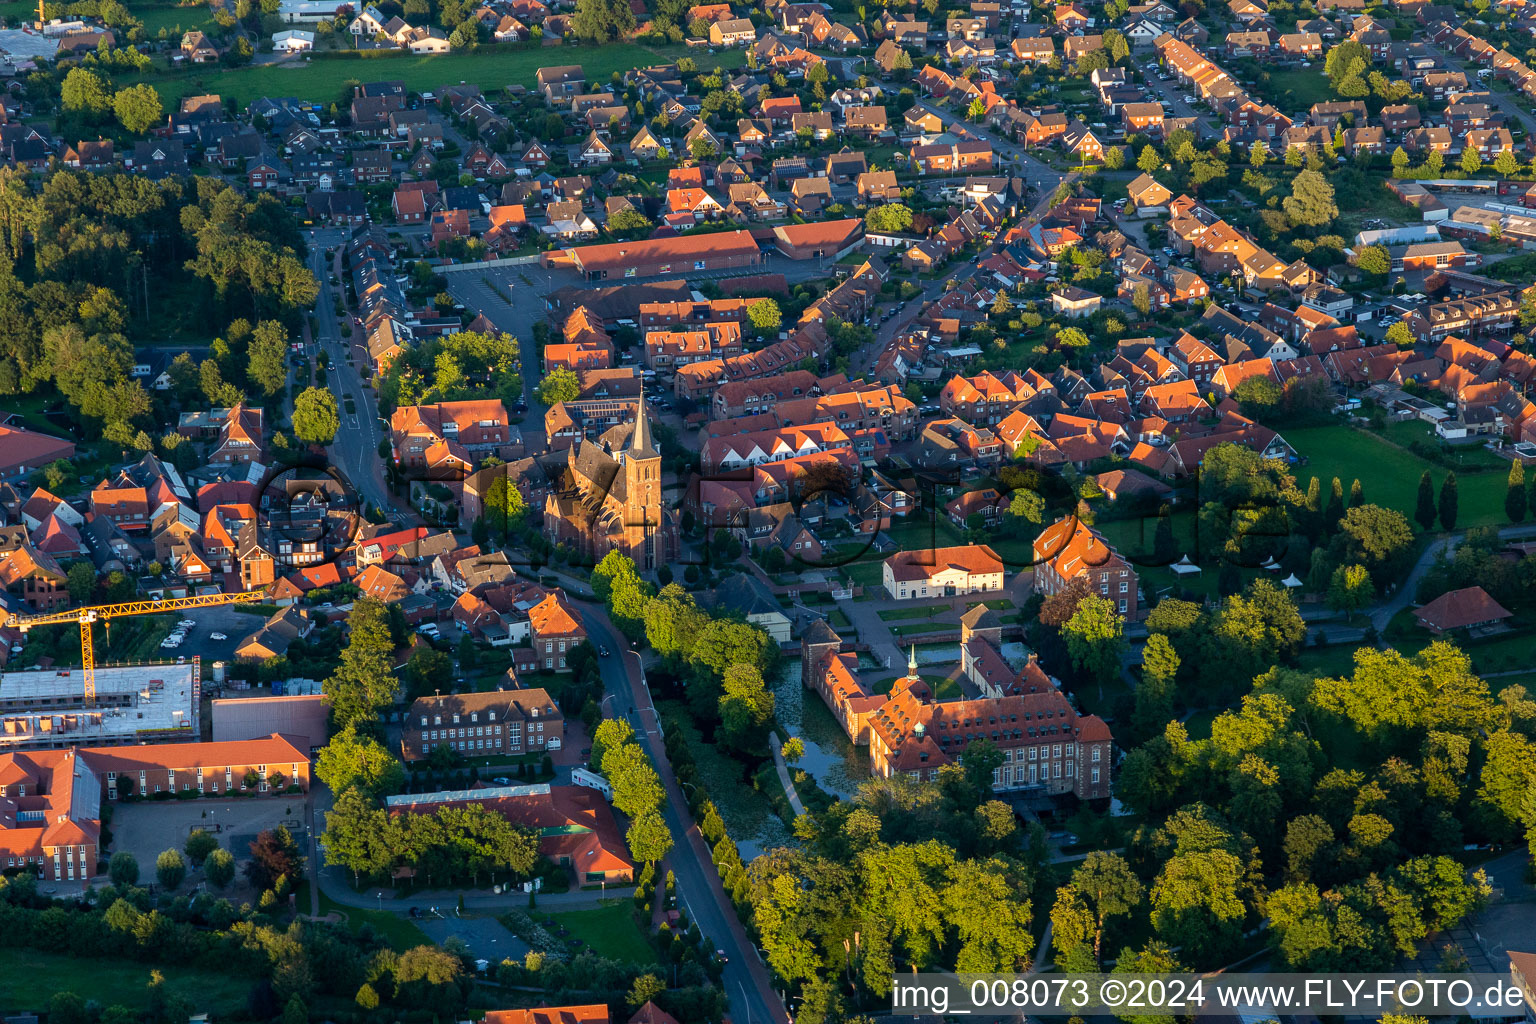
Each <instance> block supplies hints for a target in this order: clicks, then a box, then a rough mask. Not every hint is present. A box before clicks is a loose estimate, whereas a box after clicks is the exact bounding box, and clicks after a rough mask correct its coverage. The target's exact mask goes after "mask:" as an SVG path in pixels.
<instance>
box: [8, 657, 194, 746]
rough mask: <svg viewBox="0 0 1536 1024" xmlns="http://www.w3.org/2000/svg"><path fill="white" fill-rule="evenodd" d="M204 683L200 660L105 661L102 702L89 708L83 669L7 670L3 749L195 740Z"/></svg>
mask: <svg viewBox="0 0 1536 1024" xmlns="http://www.w3.org/2000/svg"><path fill="white" fill-rule="evenodd" d="M200 685H201V678H200V673H199V670H198V662H197V660H196V659H194V660H192V661H189V662H187V663H186V664H181V665H124V666H117V667H98V668H97V669H96V702H95V705H94V706H92V707H87V706H86V703H85V676H84V673H83V672H82V671H81V670H80V669H78V668H66V669H34V670H31V671H25V672H6V673H5V674H4V675H3V676H0V751H5V750H40V749H49V748H59V747H71V746H77V745H81V744H90V745H92V746H98V747H99V746H112V745H115V744H122V743H155V742H166V741H170V740H186V739H188V738H195V737H196V736H197V735H198V731H197V728H198V705H199V697H200V693H199V689H200Z"/></svg>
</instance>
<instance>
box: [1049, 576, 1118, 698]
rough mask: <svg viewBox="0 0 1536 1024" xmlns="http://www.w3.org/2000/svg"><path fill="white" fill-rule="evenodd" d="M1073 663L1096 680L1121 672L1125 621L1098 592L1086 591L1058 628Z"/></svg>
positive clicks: (1113, 606)
mask: <svg viewBox="0 0 1536 1024" xmlns="http://www.w3.org/2000/svg"><path fill="white" fill-rule="evenodd" d="M1061 634H1062V637H1063V638H1064V639H1065V640H1066V642H1067V652H1068V654H1070V655H1071V658H1072V666H1073V667H1074V668H1075V669H1076V670H1077V671H1078V672H1079V673H1081V674H1083V675H1084V676H1086V677H1088V678H1090V679H1093V680H1095V681H1097V682H1099V683H1104V682H1108V681H1110V680H1113V679H1114V678H1115V677H1116V676H1118V675H1119V674H1120V656H1121V654H1122V653H1123V652H1124V650H1125V620H1124V619H1122V618H1121V617H1120V614H1119V613H1118V612H1117V611H1115V605H1114V602H1113V601H1111V600H1109V599H1108V598H1105V597H1100V596H1099V595H1098V594H1089V595H1088V596H1087V597H1085V598H1083V600H1081V601H1079V602H1078V605H1077V610H1076V611H1074V612H1073V613H1072V617H1071V618H1070V619H1068V620H1067V621H1066V622H1065V623H1064V624H1063V625H1062V627H1061Z"/></svg>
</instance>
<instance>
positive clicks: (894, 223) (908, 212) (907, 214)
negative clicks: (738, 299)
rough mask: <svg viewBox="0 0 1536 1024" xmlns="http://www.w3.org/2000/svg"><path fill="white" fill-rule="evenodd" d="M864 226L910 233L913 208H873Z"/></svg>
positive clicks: (902, 205)
mask: <svg viewBox="0 0 1536 1024" xmlns="http://www.w3.org/2000/svg"><path fill="white" fill-rule="evenodd" d="M864 226H865V227H866V228H868V229H869V230H871V231H877V232H880V233H882V234H896V233H899V232H902V231H909V230H911V228H912V208H911V207H910V206H907V205H906V204H905V203H885V204H884V205H882V206H874V207H871V208H870V210H869V212H868V213H866V214H865V215H864ZM754 326H755V325H754Z"/></svg>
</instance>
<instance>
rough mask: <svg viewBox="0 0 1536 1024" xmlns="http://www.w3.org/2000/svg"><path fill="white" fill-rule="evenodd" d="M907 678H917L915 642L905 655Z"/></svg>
mask: <svg viewBox="0 0 1536 1024" xmlns="http://www.w3.org/2000/svg"><path fill="white" fill-rule="evenodd" d="M907 678H908V679H916V678H917V644H913V645H912V647H911V653H910V654H908V655H907Z"/></svg>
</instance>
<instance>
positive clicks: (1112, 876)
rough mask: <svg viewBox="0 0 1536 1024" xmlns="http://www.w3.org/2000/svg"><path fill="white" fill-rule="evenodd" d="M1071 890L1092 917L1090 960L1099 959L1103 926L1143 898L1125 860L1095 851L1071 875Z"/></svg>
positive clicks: (1143, 892)
mask: <svg viewBox="0 0 1536 1024" xmlns="http://www.w3.org/2000/svg"><path fill="white" fill-rule="evenodd" d="M1069 885H1070V887H1071V888H1072V889H1073V890H1075V891H1076V892H1077V894H1078V896H1079V897H1080V898H1081V899H1082V901H1083V903H1084V904H1085V905H1086V906H1087V908H1088V910H1089V912H1090V913H1091V914H1092V915H1093V922H1094V925H1093V956H1094V959H1095V960H1097V959H1099V957H1100V955H1101V953H1100V948H1101V946H1102V944H1103V939H1104V928H1105V925H1106V924H1107V923H1108V921H1109V920H1110V919H1111V918H1115V917H1123V916H1124V915H1126V914H1128V913H1130V912H1131V911H1132V910H1133V909H1135V907H1136V905H1137V904H1138V903H1140V902H1141V900H1142V897H1143V896H1144V895H1145V894H1146V890H1145V888H1144V887H1143V886H1142V884H1141V880H1140V879H1138V878H1137V877H1136V874H1135V872H1133V871H1132V870H1131V867H1130V865H1129V864H1127V863H1126V862H1125V859H1124V858H1123V857H1121V856H1120V855H1119V854H1117V853H1105V852H1103V851H1100V850H1095V851H1094V852H1092V853H1090V854H1089V855H1088V857H1087V859H1086V860H1084V861H1083V862H1082V863H1081V864H1080V865H1078V867H1077V870H1076V871H1073V872H1072V881H1071V882H1070V883H1069Z"/></svg>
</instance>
